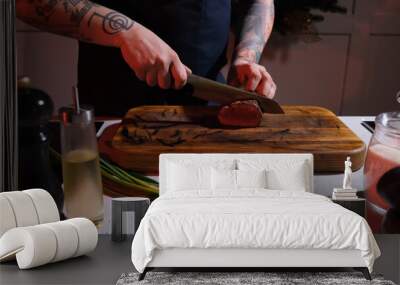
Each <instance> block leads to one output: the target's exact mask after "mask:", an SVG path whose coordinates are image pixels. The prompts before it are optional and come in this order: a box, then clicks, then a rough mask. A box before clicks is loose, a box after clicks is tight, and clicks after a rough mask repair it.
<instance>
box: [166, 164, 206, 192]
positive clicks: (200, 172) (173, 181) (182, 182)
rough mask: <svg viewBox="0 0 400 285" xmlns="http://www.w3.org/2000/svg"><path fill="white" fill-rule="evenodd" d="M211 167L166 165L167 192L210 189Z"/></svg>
mask: <svg viewBox="0 0 400 285" xmlns="http://www.w3.org/2000/svg"><path fill="white" fill-rule="evenodd" d="M210 171H211V167H206V166H193V165H190V166H186V165H183V164H177V163H169V164H168V180H167V184H168V191H187V190H193V189H211V177H210Z"/></svg>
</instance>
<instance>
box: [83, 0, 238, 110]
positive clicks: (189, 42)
mask: <svg viewBox="0 0 400 285" xmlns="http://www.w3.org/2000/svg"><path fill="white" fill-rule="evenodd" d="M96 2H98V3H99V4H102V5H104V6H106V7H109V8H111V9H114V10H117V11H119V12H121V13H123V14H125V15H126V16H128V17H130V18H132V19H133V20H134V21H137V22H139V23H140V24H142V25H144V26H145V27H147V28H148V29H150V30H152V31H153V32H154V33H155V34H156V35H158V36H159V37H160V38H161V39H163V40H164V41H165V42H166V43H168V45H169V46H171V48H172V49H174V50H175V51H176V52H177V53H178V55H179V57H180V59H181V61H182V62H183V63H184V64H185V65H187V66H188V67H189V68H191V69H192V71H193V73H195V74H198V75H201V76H205V77H208V78H210V79H214V80H216V79H217V77H218V76H219V71H220V69H221V67H222V66H223V65H224V64H225V63H226V55H225V51H226V46H227V42H228V36H229V28H230V12H231V11H230V9H231V1H230V0H98V1H96ZM78 82H79V83H78V86H79V91H80V92H79V93H80V100H81V103H82V104H89V105H92V106H94V108H95V112H96V115H116V116H123V115H124V114H125V113H126V111H127V110H128V109H129V108H132V107H135V106H140V105H159V104H161V105H164V104H169V105H199V104H205V102H204V101H202V100H199V99H196V98H193V97H191V96H188V95H187V92H188V90H187V89H184V90H180V91H176V90H168V91H165V90H162V89H160V88H158V87H152V88H151V87H148V86H147V85H146V83H145V82H142V81H140V80H139V79H137V78H136V76H135V74H134V72H133V71H132V70H131V69H130V67H129V66H128V65H127V64H126V63H125V61H124V59H123V58H122V55H121V52H120V50H119V49H117V48H111V47H103V46H99V45H94V44H88V43H82V42H81V43H80V44H79V63H78Z"/></svg>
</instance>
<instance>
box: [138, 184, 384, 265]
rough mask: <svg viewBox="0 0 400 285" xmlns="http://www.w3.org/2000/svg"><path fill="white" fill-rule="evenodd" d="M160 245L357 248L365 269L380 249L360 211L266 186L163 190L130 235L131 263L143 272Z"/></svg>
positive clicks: (312, 196)
mask: <svg viewBox="0 0 400 285" xmlns="http://www.w3.org/2000/svg"><path fill="white" fill-rule="evenodd" d="M165 248H274V249H279V248H291V249H292V248H293V249H295V248H301V249H358V250H360V251H361V255H362V257H363V259H364V260H365V264H366V266H367V267H368V268H369V270H370V271H372V266H373V263H374V260H375V259H376V258H377V257H378V256H379V255H380V251H379V248H378V246H377V244H376V241H375V239H374V237H373V235H372V232H371V230H370V228H369V226H368V223H367V222H366V221H365V219H363V218H362V217H360V216H359V215H357V214H355V213H353V212H351V211H349V210H347V209H344V208H343V207H341V206H339V205H337V204H335V203H333V202H332V201H330V200H329V199H328V198H326V197H324V196H321V195H316V194H311V193H307V192H296V191H272V190H265V189H264V190H257V189H249V190H248V191H245V190H240V191H234V192H226V193H223V192H221V193H219V196H218V197H216V196H215V193H213V194H212V195H211V193H210V195H207V194H206V193H202V195H199V194H198V192H196V191H184V192H172V193H166V194H164V195H163V196H161V197H160V198H158V199H156V200H155V201H154V202H153V203H152V204H151V206H150V208H149V210H148V211H147V213H146V215H145V217H144V218H143V220H142V221H141V223H140V226H139V228H138V231H137V233H136V235H135V237H134V240H133V244H132V262H133V264H134V266H135V268H136V269H137V270H138V271H139V272H143V270H144V268H145V267H146V265H147V264H148V263H149V262H150V261H151V260H152V257H153V252H154V250H155V249H165Z"/></svg>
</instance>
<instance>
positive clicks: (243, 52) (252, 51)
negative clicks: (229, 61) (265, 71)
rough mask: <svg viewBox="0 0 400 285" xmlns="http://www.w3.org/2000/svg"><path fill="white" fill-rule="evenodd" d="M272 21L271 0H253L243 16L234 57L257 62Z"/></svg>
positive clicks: (272, 6)
mask: <svg viewBox="0 0 400 285" xmlns="http://www.w3.org/2000/svg"><path fill="white" fill-rule="evenodd" d="M273 22H274V2H273V0H254V1H253V3H252V4H251V6H250V8H249V10H248V14H247V15H246V16H245V18H244V22H243V27H242V29H241V32H240V36H239V41H238V45H237V46H236V49H235V57H236V58H245V59H246V60H248V61H250V62H258V61H259V60H260V57H261V54H262V52H263V49H264V45H265V43H266V42H267V40H268V38H269V36H270V34H271V30H272V25H273Z"/></svg>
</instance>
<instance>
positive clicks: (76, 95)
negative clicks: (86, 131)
mask: <svg viewBox="0 0 400 285" xmlns="http://www.w3.org/2000/svg"><path fill="white" fill-rule="evenodd" d="M72 92H73V94H74V96H73V101H74V107H75V111H76V113H77V114H79V113H80V112H81V107H80V106H79V92H78V87H77V86H76V85H75V86H73V87H72Z"/></svg>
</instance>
